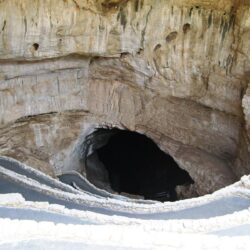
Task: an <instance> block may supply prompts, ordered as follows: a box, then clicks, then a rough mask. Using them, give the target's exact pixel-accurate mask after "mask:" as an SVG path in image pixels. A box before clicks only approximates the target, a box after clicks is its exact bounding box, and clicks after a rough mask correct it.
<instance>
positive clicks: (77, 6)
mask: <svg viewBox="0 0 250 250" xmlns="http://www.w3.org/2000/svg"><path fill="white" fill-rule="evenodd" d="M249 39H250V3H249V1H247V0H219V1H214V0H212V1H201V0H179V1H173V0H159V1H158V0H157V1H154V0H145V1H143V0H120V1H118V0H99V1H92V0H89V1H87V0H46V1H43V0H32V1H31V0H23V1H18V0H2V1H0V124H1V125H0V126H1V129H0V153H1V154H3V155H10V156H12V157H15V158H18V159H20V160H23V161H26V162H29V164H31V163H32V165H35V166H37V167H38V168H41V169H44V171H47V172H49V173H50V174H51V175H53V174H55V173H57V172H58V171H60V169H61V168H62V167H63V166H64V165H65V159H66V158H67V157H69V155H70V154H71V152H72V150H73V149H74V147H75V145H77V142H78V141H79V138H80V136H81V134H82V133H84V131H85V129H86V128H87V127H88V126H93V127H95V126H100V125H105V126H106V125H107V126H118V127H122V128H126V129H130V130H136V131H138V132H142V133H145V134H147V135H148V136H150V137H151V138H153V139H154V140H155V141H156V142H157V143H158V145H159V146H160V147H161V148H162V149H163V150H165V151H166V152H169V153H171V155H173V156H174V157H175V158H176V160H177V161H179V163H180V164H181V165H182V166H183V168H185V169H187V170H188V171H189V172H190V173H191V176H192V178H193V179H195V180H196V181H197V183H198V184H197V185H199V188H200V193H205V191H204V190H207V189H208V187H210V186H211V183H210V182H212V180H214V179H216V176H219V177H218V178H217V180H216V182H215V184H214V187H213V188H212V189H211V190H209V191H213V190H215V189H218V188H220V187H221V186H223V185H228V184H229V183H231V182H233V181H234V180H235V178H239V177H240V176H242V175H243V174H246V173H249V171H250V153H249V152H250V147H249V141H250V104H249V103H250V102H249V98H250V97H249V96H250V94H249V88H248V84H249V82H250V58H249V57H250V43H249ZM25 117H26V118H25ZM45 169H46V170H45ZM208 176H209V178H208ZM206 178H208V179H209V181H207V182H204V181H203V180H206ZM221 178H222V179H223V180H222V179H221ZM203 185H205V186H206V187H203Z"/></svg>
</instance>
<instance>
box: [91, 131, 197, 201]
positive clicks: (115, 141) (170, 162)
mask: <svg viewBox="0 0 250 250" xmlns="http://www.w3.org/2000/svg"><path fill="white" fill-rule="evenodd" d="M94 134H96V135H99V141H100V135H103V134H105V135H106V141H105V143H103V144H100V146H99V147H97V148H96V149H95V151H94V154H95V155H96V157H97V158H98V161H99V162H101V163H102V166H104V168H105V169H106V170H107V171H106V172H107V176H108V180H109V184H110V187H111V189H112V190H114V191H115V192H118V193H128V194H132V195H139V196H143V197H144V198H145V199H150V200H158V201H175V200H178V197H177V193H176V190H175V188H176V186H177V185H190V184H193V183H194V181H193V180H192V178H191V177H190V175H189V174H188V172H187V171H185V170H183V169H181V168H180V167H179V166H178V164H177V163H176V162H175V160H174V159H173V158H172V157H171V156H170V155H168V154H166V153H164V152H163V151H162V150H160V149H159V147H158V146H157V145H156V144H155V142H153V141H152V140H151V139H150V138H148V137H147V136H145V135H142V134H139V133H136V132H131V131H126V130H119V129H98V130H97V131H96V132H94ZM93 136H94V135H93ZM94 137H95V136H94ZM94 137H93V139H94ZM96 137H98V136H96ZM101 138H104V137H103V136H102V137H101ZM96 140H98V139H96ZM92 156H93V154H92ZM87 169H88V168H87ZM88 171H89V170H88ZM88 171H87V176H88ZM90 172H91V171H89V173H90ZM94 172H95V173H97V170H94ZM94 172H93V171H92V176H93V178H92V180H94V179H95V176H96V174H94ZM89 176H90V175H89Z"/></svg>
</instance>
